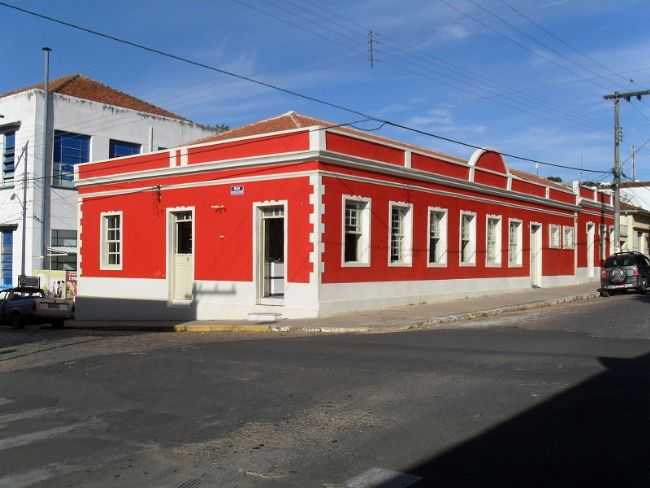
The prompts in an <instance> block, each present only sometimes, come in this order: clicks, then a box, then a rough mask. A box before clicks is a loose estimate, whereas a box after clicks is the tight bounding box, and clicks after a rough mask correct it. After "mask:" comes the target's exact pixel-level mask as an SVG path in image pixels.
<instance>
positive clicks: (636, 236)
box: [620, 202, 650, 254]
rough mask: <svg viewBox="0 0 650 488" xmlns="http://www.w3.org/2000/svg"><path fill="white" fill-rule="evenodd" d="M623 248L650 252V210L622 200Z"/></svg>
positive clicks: (645, 252) (623, 249)
mask: <svg viewBox="0 0 650 488" xmlns="http://www.w3.org/2000/svg"><path fill="white" fill-rule="evenodd" d="M620 225H621V227H620V229H621V250H622V251H639V252H642V253H643V254H648V253H649V252H650V210H646V209H644V208H641V207H637V206H635V205H631V204H629V203H626V202H621V224H620Z"/></svg>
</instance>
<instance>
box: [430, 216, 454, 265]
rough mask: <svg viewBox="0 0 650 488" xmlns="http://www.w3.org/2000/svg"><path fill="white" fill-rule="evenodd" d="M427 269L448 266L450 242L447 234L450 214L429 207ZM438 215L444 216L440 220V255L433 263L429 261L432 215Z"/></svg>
mask: <svg viewBox="0 0 650 488" xmlns="http://www.w3.org/2000/svg"><path fill="white" fill-rule="evenodd" d="M427 210H428V211H427V267H428V268H444V267H446V266H447V250H448V249H447V248H448V246H447V242H448V237H447V236H448V232H447V222H448V219H447V216H448V214H449V212H448V211H447V209H446V208H440V207H428V209H427ZM433 213H437V214H442V218H441V219H440V237H439V239H440V242H439V246H438V253H437V256H436V260H435V261H434V262H431V261H430V260H429V252H430V251H431V214H433Z"/></svg>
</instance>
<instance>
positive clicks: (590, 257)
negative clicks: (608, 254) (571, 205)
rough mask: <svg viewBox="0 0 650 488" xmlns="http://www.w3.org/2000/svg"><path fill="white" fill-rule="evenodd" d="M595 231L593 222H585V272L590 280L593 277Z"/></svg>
mask: <svg viewBox="0 0 650 488" xmlns="http://www.w3.org/2000/svg"><path fill="white" fill-rule="evenodd" d="M595 229H596V226H595V225H594V224H593V222H587V270H588V272H589V277H590V278H593V276H594V247H595V246H594V244H595V242H594V241H595V238H596V235H595Z"/></svg>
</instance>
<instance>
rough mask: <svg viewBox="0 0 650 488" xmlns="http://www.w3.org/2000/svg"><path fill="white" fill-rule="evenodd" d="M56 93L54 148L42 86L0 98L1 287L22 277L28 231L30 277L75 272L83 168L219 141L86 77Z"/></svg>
mask: <svg viewBox="0 0 650 488" xmlns="http://www.w3.org/2000/svg"><path fill="white" fill-rule="evenodd" d="M49 87H50V94H51V95H50V97H49V99H50V101H49V103H50V114H51V115H50V124H48V127H50V130H49V131H48V133H49V143H48V146H47V149H46V147H45V143H44V141H45V139H46V137H45V136H46V132H45V126H46V125H45V112H46V110H45V107H46V100H45V91H44V90H43V87H42V86H40V85H36V86H33V87H29V88H24V89H20V90H16V91H14V92H11V93H7V94H5V95H0V115H2V116H3V117H2V118H1V119H0V153H1V154H2V166H1V167H0V255H1V260H0V262H1V268H0V287H7V286H11V285H12V284H13V285H15V284H16V281H17V277H18V275H19V274H20V273H21V268H22V266H23V264H22V259H23V253H22V239H23V231H25V239H26V242H25V249H26V251H25V270H24V271H25V274H27V275H31V274H33V273H35V271H36V270H38V269H55V270H75V269H76V263H77V256H76V251H77V195H76V191H75V190H74V181H73V177H74V167H75V166H76V165H77V164H79V163H84V162H88V161H92V160H105V159H108V158H113V157H118V156H124V155H127V154H139V153H144V152H150V151H155V150H158V149H161V148H163V147H173V146H177V145H179V144H184V143H187V142H189V141H192V140H195V139H197V138H200V137H205V136H208V135H214V134H215V131H214V130H212V129H207V128H205V127H202V126H199V125H197V124H195V123H193V122H191V121H189V120H186V119H184V118H182V117H180V116H178V115H175V114H173V113H171V112H168V111H166V110H164V109H162V108H159V107H156V106H155V105H152V104H149V103H147V102H144V101H142V100H139V99H137V98H135V97H132V96H130V95H127V94H125V93H123V92H120V91H117V90H115V89H113V88H111V87H108V86H106V85H104V84H101V83H99V82H97V81H94V80H91V79H89V78H86V77H84V76H82V75H71V76H65V77H62V78H58V79H56V80H52V81H51V82H50V86H49ZM46 152H47V153H48V157H47V158H44V157H43V155H44V154H45V153H46ZM46 163H47V164H46ZM25 176H26V177H27V178H26V180H27V184H26V201H23V187H24V181H25V180H24V177H25ZM46 176H47V178H46ZM23 205H26V228H25V229H24V230H23V228H22V214H23Z"/></svg>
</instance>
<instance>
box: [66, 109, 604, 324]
mask: <svg viewBox="0 0 650 488" xmlns="http://www.w3.org/2000/svg"><path fill="white" fill-rule="evenodd" d="M75 178H76V182H77V187H78V190H79V206H80V209H81V211H80V213H79V215H80V220H79V232H80V239H79V243H78V244H79V246H80V251H79V256H80V262H79V272H80V278H79V296H78V302H77V313H78V316H79V318H82V319H95V318H102V319H107V318H114V319H124V318H130V319H134V318H140V319H161V318H163V319H223V318H239V319H241V318H246V317H250V316H251V315H252V316H255V315H257V314H278V315H280V316H282V317H287V318H297V317H317V316H326V315H331V314H336V313H340V312H348V311H355V310H363V309H376V308H382V307H387V306H394V305H403V304H409V303H421V302H433V301H436V300H442V299H448V298H452V297H462V296H468V295H472V294H481V293H488V292H489V293H494V292H499V291H503V292H508V291H512V290H521V289H526V288H529V287H531V286H533V287H546V286H559V285H569V284H574V283H577V282H583V281H589V280H596V279H597V278H598V276H599V274H598V270H599V266H600V264H601V261H602V259H603V258H604V257H606V253H607V252H608V249H609V246H610V244H609V240H610V236H611V232H612V229H613V220H612V216H613V210H612V207H611V195H610V194H609V193H608V192H604V191H598V190H596V189H592V188H583V187H579V186H577V185H576V186H575V187H565V186H562V185H559V184H556V183H553V182H550V181H547V180H543V179H541V178H537V177H535V175H530V174H528V173H524V172H520V171H516V170H514V169H513V170H511V169H509V168H508V166H507V165H506V163H505V162H504V160H503V158H502V157H501V155H500V154H498V153H497V152H494V151H487V150H481V151H476V152H475V153H474V155H473V156H472V157H471V158H470V159H469V161H465V160H462V159H459V158H455V157H451V156H447V155H444V154H439V153H436V152H433V151H431V150H428V149H425V148H421V147H417V146H412V145H409V144H406V143H401V142H399V141H395V140H391V139H386V138H383V137H377V136H374V135H370V134H368V133H365V132H362V131H358V130H354V129H350V128H346V127H340V126H336V124H333V123H329V122H326V121H322V120H318V119H313V118H310V117H305V116H301V115H299V114H296V113H294V112H290V113H288V114H284V115H282V116H279V117H275V118H272V119H268V120H265V121H261V122H259V123H256V124H251V125H249V126H244V127H242V128H240V129H235V130H232V131H229V132H226V133H224V134H221V135H219V136H216V137H214V138H212V139H211V140H208V141H206V142H203V143H201V144H194V145H190V146H183V147H179V148H174V149H172V150H169V151H158V152H155V153H152V154H146V155H141V156H131V157H126V158H122V159H118V160H115V161H105V162H96V163H91V164H83V165H79V166H77V173H76V175H75ZM118 304H119V305H118ZM116 305H118V306H116Z"/></svg>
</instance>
